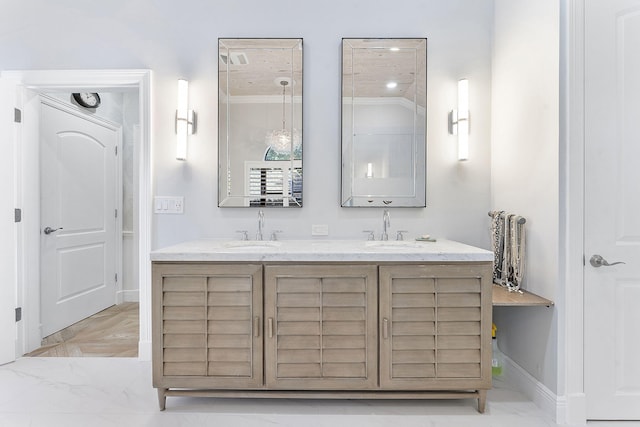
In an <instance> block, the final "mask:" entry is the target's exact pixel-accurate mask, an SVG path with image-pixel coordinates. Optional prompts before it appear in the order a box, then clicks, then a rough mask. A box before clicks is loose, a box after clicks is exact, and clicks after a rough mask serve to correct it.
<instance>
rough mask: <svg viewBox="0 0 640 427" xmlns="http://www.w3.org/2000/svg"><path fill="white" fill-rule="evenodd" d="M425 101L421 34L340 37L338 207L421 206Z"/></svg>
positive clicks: (424, 46) (424, 53)
mask: <svg viewBox="0 0 640 427" xmlns="http://www.w3.org/2000/svg"><path fill="white" fill-rule="evenodd" d="M426 105H427V40H426V39H423V38H417V39H408V38H407V39H342V206H344V207H362V206H372V207H380V206H387V207H394V206H399V207H424V206H425V205H426V194H425V193H426V178H425V177H426V170H425V169H426Z"/></svg>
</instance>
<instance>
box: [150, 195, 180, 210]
mask: <svg viewBox="0 0 640 427" xmlns="http://www.w3.org/2000/svg"><path fill="white" fill-rule="evenodd" d="M153 213H157V214H182V213H184V197H182V196H171V197H167V196H156V197H154V198H153Z"/></svg>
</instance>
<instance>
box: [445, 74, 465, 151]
mask: <svg viewBox="0 0 640 427" xmlns="http://www.w3.org/2000/svg"><path fill="white" fill-rule="evenodd" d="M449 133H450V134H452V135H458V160H467V159H468V158H469V80H467V79H462V80H459V81H458V109H457V110H453V111H451V112H450V113H449Z"/></svg>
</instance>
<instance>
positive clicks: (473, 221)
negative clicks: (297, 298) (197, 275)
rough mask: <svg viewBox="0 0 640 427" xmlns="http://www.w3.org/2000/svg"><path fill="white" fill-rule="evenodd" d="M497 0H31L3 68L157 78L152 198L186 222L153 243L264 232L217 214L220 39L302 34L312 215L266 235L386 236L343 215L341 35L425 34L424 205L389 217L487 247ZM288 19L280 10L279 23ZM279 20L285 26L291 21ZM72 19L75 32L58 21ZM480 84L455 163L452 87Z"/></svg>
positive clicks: (250, 212)
mask: <svg viewBox="0 0 640 427" xmlns="http://www.w3.org/2000/svg"><path fill="white" fill-rule="evenodd" d="M492 3H493V2H492V0H482V1H478V0H450V1H447V2H443V1H440V0H430V1H424V0H400V1H396V2H387V1H369V2H363V1H356V0H351V1H343V0H341V1H338V0H331V1H325V2H313V3H311V2H293V1H290V0H275V1H270V2H264V1H259V0H242V1H234V2H225V3H217V2H216V3H214V2H199V1H189V2H157V1H151V0H140V1H135V2H131V1H129V0H115V1H110V2H102V3H94V2H92V3H87V2H84V1H81V0H72V1H67V2H64V3H60V2H49V1H46V0H25V1H21V2H12V3H9V4H8V5H5V6H4V10H3V13H2V15H1V16H0V28H2V32H3V37H2V38H0V58H1V59H0V69H56V68H65V69H69V68H72V69H73V68H76V69H82V68H149V69H152V70H153V72H154V80H153V141H152V146H153V168H154V177H155V193H156V194H157V195H183V196H185V214H184V215H165V216H156V218H155V225H154V230H153V246H154V247H160V246H166V245H168V244H173V243H177V242H179V241H183V240H189V239H194V238H199V237H203V236H216V237H235V236H234V234H235V233H234V230H237V229H242V228H249V229H250V230H251V229H253V228H254V227H255V217H256V211H255V210H254V209H219V208H217V190H216V189H217V172H216V169H217V167H216V165H217V149H216V146H217V128H216V127H217V47H216V46H217V38H218V37H303V38H304V85H305V88H304V135H305V142H304V144H305V145H304V161H305V163H304V207H303V208H302V209H290V210H284V209H273V210H268V211H267V212H266V228H267V229H268V230H270V229H273V228H277V229H281V230H284V233H283V238H309V237H310V228H311V224H328V225H329V229H330V236H329V237H333V238H341V237H347V238H358V239H359V238H363V235H362V233H361V232H360V230H363V229H368V228H376V229H380V227H381V216H382V212H381V210H377V209H345V208H340V207H339V204H340V195H339V193H340V101H339V96H340V65H339V64H340V39H341V37H427V38H428V53H427V54H428V86H427V90H428V97H429V101H428V144H429V146H428V154H427V156H428V174H427V204H428V207H427V208H426V209H401V210H394V211H393V212H392V214H391V216H392V229H408V230H410V234H423V233H430V234H433V235H436V236H446V237H448V238H453V239H458V240H462V241H465V242H468V243H471V244H476V245H480V246H483V247H488V231H487V225H488V217H487V215H486V212H487V211H488V208H489V173H490V147H489V136H490V106H491V103H490V95H491V93H490V73H491V52H490V51H491V27H492ZM283 11H285V13H283ZM283 17H285V18H284V19H286V25H282V22H283ZM63 23H67V24H63ZM179 77H184V78H187V79H189V80H190V81H191V85H190V87H191V95H190V97H191V106H192V107H193V108H194V109H195V110H197V112H198V114H199V130H198V134H197V135H195V136H194V137H192V139H191V144H190V147H189V153H190V156H189V160H188V161H187V162H186V163H184V162H178V161H176V160H175V155H174V153H175V149H174V139H175V138H174V123H173V117H174V114H175V102H176V100H175V99H176V79H177V78H179ZM462 77H467V78H469V79H470V81H471V85H472V86H471V108H472V111H473V112H472V114H473V120H474V121H473V127H472V131H473V135H472V137H471V142H472V144H473V145H472V148H471V159H470V161H469V162H466V163H459V162H457V161H456V151H455V144H454V138H453V137H451V136H449V135H448V134H447V112H448V110H449V109H451V108H453V106H454V102H455V88H456V85H455V82H456V81H457V80H458V79H459V78H462Z"/></svg>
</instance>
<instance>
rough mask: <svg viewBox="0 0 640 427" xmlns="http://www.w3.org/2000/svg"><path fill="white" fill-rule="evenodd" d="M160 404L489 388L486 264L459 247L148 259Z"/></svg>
mask: <svg viewBox="0 0 640 427" xmlns="http://www.w3.org/2000/svg"><path fill="white" fill-rule="evenodd" d="M151 259H152V262H153V321H152V325H153V326H152V327H153V385H154V387H156V388H157V389H158V397H159V403H160V408H161V409H164V408H165V403H166V397H167V396H218V397H225V396H226V397H285V398H294V397H295V398H304V397H309V398H329V399H338V398H349V399H352V398H364V399H377V398H383V399H421V398H438V399H443V398H477V400H478V410H479V411H480V412H483V411H484V407H485V400H486V391H487V390H488V389H489V388H490V387H491V333H490V332H491V293H492V288H491V274H492V259H493V255H492V253H491V252H489V251H485V250H482V249H478V248H475V247H471V246H468V245H464V244H461V243H457V242H452V241H445V240H439V241H437V242H416V241H400V242H395V241H387V242H385V241H375V242H362V241H346V240H345V241H278V242H271V241H218V240H202V241H195V242H188V243H184V244H180V245H176V246H173V247H169V248H166V249H162V250H158V251H155V252H153V253H152V255H151Z"/></svg>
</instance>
